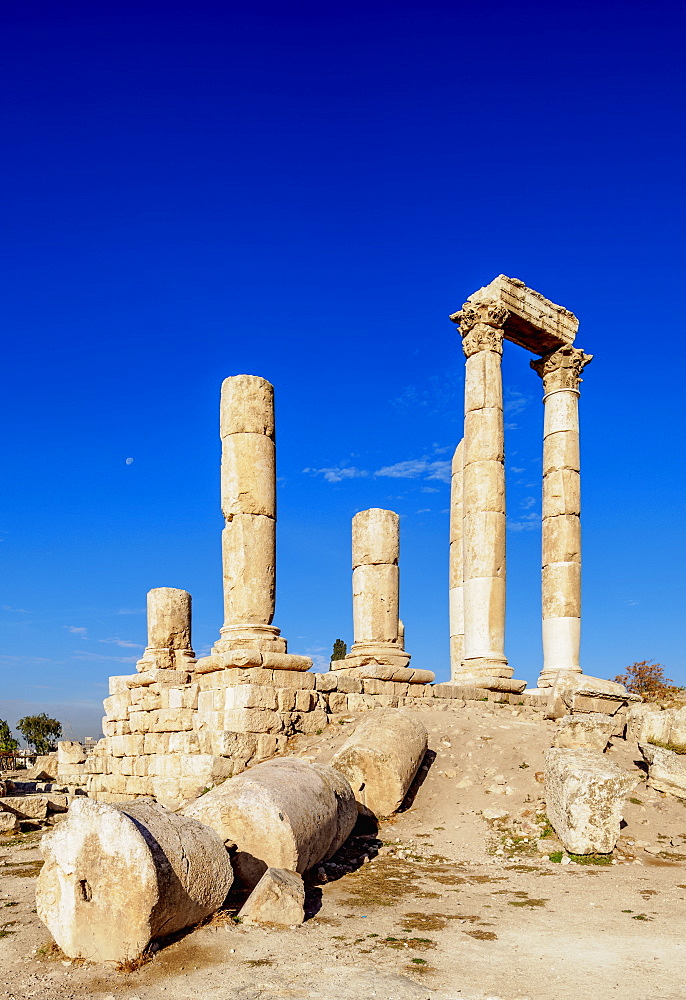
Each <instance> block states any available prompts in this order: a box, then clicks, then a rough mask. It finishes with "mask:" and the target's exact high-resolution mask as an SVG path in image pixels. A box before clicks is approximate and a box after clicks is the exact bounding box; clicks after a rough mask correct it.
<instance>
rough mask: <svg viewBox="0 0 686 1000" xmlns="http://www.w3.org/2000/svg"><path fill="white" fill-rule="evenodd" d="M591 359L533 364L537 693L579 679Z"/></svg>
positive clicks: (577, 353) (574, 353) (571, 353)
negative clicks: (539, 529) (585, 410)
mask: <svg viewBox="0 0 686 1000" xmlns="http://www.w3.org/2000/svg"><path fill="white" fill-rule="evenodd" d="M592 357H593V355H591V354H584V352H583V351H582V350H580V349H579V348H576V347H571V346H568V347H561V348H559V349H558V350H556V351H552V352H551V353H550V354H546V355H544V357H542V358H541V359H540V361H532V362H531V367H532V368H533V369H534V371H536V372H538V374H539V375H540V376H541V378H542V379H543V392H544V396H543V403H544V406H545V415H544V426H543V552H542V557H543V558H542V566H543V569H542V604H543V670H542V672H541V675H540V677H539V679H538V686H539V687H551V686H552V685H553V683H554V682H555V679H556V678H557V676H558V674H559V673H560V672H572V673H581V667H580V665H579V645H580V639H581V522H580V513H581V493H580V473H579V470H580V463H579V408H578V404H579V384H580V382H581V381H582V380H581V372H582V371H583V369H584V367H585V366H586V365H587V364H588V363H589V362H590V361H591V360H592Z"/></svg>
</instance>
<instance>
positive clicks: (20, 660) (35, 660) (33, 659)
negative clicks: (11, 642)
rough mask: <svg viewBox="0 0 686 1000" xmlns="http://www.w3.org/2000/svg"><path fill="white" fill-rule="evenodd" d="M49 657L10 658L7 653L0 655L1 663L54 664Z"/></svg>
mask: <svg viewBox="0 0 686 1000" xmlns="http://www.w3.org/2000/svg"><path fill="white" fill-rule="evenodd" d="M54 662H55V661H54V660H51V659H50V658H49V657H48V656H10V655H9V654H7V653H2V654H0V663H25V664H28V663H54Z"/></svg>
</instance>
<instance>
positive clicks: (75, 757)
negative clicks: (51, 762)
mask: <svg viewBox="0 0 686 1000" xmlns="http://www.w3.org/2000/svg"><path fill="white" fill-rule="evenodd" d="M85 759H86V751H85V750H84V749H83V747H82V746H81V744H80V743H77V742H76V741H75V740H63V741H62V742H60V743H58V744H57V770H58V771H62V770H63V768H64V765H65V764H83V763H84V761H85Z"/></svg>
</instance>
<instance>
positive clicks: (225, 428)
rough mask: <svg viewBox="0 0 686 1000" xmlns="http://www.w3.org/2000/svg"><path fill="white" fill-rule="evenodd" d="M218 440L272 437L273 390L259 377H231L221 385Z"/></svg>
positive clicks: (268, 383) (272, 387)
mask: <svg viewBox="0 0 686 1000" xmlns="http://www.w3.org/2000/svg"><path fill="white" fill-rule="evenodd" d="M220 414H221V417H220V428H219V433H220V436H221V437H226V435H227V434H266V435H267V436H268V437H271V438H273V437H274V386H273V385H271V383H270V382H267V380H266V379H265V378H261V377H260V376H259V375H230V376H229V378H226V379H224V381H223V382H222V390H221V405H220Z"/></svg>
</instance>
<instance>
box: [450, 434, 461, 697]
mask: <svg viewBox="0 0 686 1000" xmlns="http://www.w3.org/2000/svg"><path fill="white" fill-rule="evenodd" d="M463 474H464V440H462V441H460V443H459V444H458V446H457V448H456V449H455V454H454V455H453V468H452V479H451V485H450V565H449V572H448V576H449V583H448V586H449V588H450V592H449V598H450V676H451V680H452V679H453V678H455V677H456V676H457V675H458V674H459V673H460V672H461V670H462V663H463V661H464V599H463V587H462V581H463V566H462V517H463V509H462V479H463Z"/></svg>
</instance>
